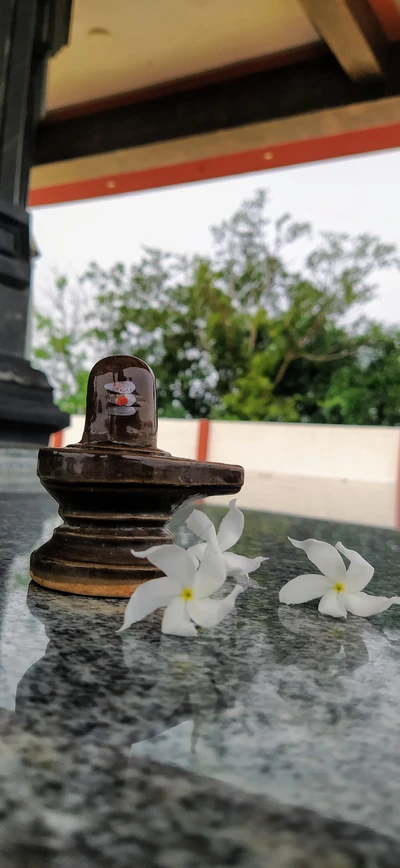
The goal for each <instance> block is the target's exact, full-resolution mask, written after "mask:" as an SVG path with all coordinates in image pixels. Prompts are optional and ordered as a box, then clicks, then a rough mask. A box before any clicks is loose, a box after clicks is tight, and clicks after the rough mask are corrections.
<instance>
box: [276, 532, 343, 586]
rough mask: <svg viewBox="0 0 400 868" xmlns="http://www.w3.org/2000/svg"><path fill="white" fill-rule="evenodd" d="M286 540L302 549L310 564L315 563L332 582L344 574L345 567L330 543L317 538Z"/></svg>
mask: <svg viewBox="0 0 400 868" xmlns="http://www.w3.org/2000/svg"><path fill="white" fill-rule="evenodd" d="M288 540H289V541H290V542H291V543H292V545H294V546H296V548H298V549H303V551H304V552H305V553H306V555H307V557H308V559H309V560H310V561H311V563H312V564H315V566H316V567H318V569H319V570H321V573H323V574H324V576H327V577H328V579H333V581H334V582H336V581H341V580H343V579H344V577H345V575H346V568H345V565H344V563H343V561H342V558H341V557H340V554H339V552H338V551H337V550H336V549H335V546H331V545H330V543H326V542H322V541H321V540H318V539H304V540H301V541H300V540H297V539H291V538H290V536H289V537H288Z"/></svg>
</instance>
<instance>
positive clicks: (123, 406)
mask: <svg viewBox="0 0 400 868" xmlns="http://www.w3.org/2000/svg"><path fill="white" fill-rule="evenodd" d="M104 388H105V389H107V392H109V393H111V394H109V395H108V402H107V410H108V412H109V413H110V414H111V415H112V416H134V414H135V413H136V409H135V407H134V406H133V404H136V398H135V396H134V395H133V394H132V392H134V391H135V390H136V386H135V384H134V383H132V381H131V380H126V381H123V382H122V383H105V384H104Z"/></svg>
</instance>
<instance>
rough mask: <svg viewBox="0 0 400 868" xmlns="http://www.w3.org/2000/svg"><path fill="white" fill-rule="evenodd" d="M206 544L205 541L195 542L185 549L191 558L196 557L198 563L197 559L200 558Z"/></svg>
mask: <svg viewBox="0 0 400 868" xmlns="http://www.w3.org/2000/svg"><path fill="white" fill-rule="evenodd" d="M206 545H207V543H204V542H201V543H195V545H194V546H189V548H188V549H186V551H187V552H188V554H189V555H191V556H192V558H193V557H194V558H196V561H197V563H198V562H199V561H201V559H202V557H203V555H204V552H205V550H206ZM196 566H197V564H196Z"/></svg>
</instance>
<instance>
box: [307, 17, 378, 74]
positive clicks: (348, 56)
mask: <svg viewBox="0 0 400 868" xmlns="http://www.w3.org/2000/svg"><path fill="white" fill-rule="evenodd" d="M300 3H301V5H302V7H303V9H304V11H305V13H306V15H307V16H308V18H309V20H310V21H311V23H312V24H313V26H314V27H315V29H316V30H317V31H318V32H319V34H320V35H321V36H322V38H323V39H324V40H325V42H326V43H327V45H328V46H329V48H330V49H331V51H332V52H333V54H334V55H335V57H336V59H337V61H338V62H339V63H340V65H341V67H342V69H344V71H345V72H346V73H347V74H348V75H349V76H350V78H351V79H353V80H354V81H360V80H365V79H369V78H382V77H383V76H384V75H385V47H386V45H387V41H386V37H385V34H384V32H383V30H382V27H381V25H380V23H379V21H378V18H377V17H376V15H375V13H374V11H373V9H372V8H371V6H370V5H369V3H368V2H367V0H300Z"/></svg>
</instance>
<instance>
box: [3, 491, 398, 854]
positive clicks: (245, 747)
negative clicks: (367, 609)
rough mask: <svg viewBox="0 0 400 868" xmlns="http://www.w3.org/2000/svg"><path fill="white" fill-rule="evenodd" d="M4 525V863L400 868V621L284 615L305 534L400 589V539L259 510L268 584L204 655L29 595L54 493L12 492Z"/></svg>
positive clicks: (254, 529)
mask: <svg viewBox="0 0 400 868" xmlns="http://www.w3.org/2000/svg"><path fill="white" fill-rule="evenodd" d="M239 503H240V501H239ZM208 512H209V514H210V515H211V516H212V517H213V518H218V519H219V517H220V516H221V515H222V514H223V513H224V510H222V509H218V508H215V507H214V508H212V509H208ZM184 515H185V513H183V514H181V516H180V517H178V518H177V519H176V520H175V521H174V525H175V527H176V526H177V525H179V524H180V522H181V521H182V519H183V517H184ZM0 517H1V521H0V527H1V530H0V572H1V584H0V622H1V636H0V864H1V866H2V868H39V866H40V868H103V866H104V868H108V866H113V868H132V866H137V868H153V866H154V868H200V866H201V868H203V866H204V868H209V866H210V868H218V866H221V868H222V866H239V868H375V866H379V868H398V866H399V865H400V737H399V736H400V607H396V608H393V609H390V610H389V611H388V612H386V613H384V614H382V615H379V616H377V617H375V618H372V619H369V620H368V621H367V620H364V619H360V618H355V617H351V616H349V618H348V621H347V622H337V621H335V620H333V619H329V618H323V617H322V616H320V615H319V614H318V612H317V608H316V605H315V604H314V603H310V604H308V605H306V606H301V607H294V608H288V607H285V606H280V605H279V603H278V591H279V588H280V587H281V585H282V584H283V583H284V582H285V581H287V580H288V579H290V578H293V577H294V576H295V575H298V574H299V573H302V572H305V571H307V569H308V567H307V560H306V558H305V556H304V555H303V554H302V553H301V552H299V551H297V550H295V549H294V548H293V547H292V546H291V545H290V543H289V542H288V541H287V536H288V535H291V536H294V537H297V538H298V539H302V538H304V537H307V536H315V537H317V538H320V539H322V538H323V539H325V540H327V541H330V542H336V541H337V540H341V541H342V542H343V543H344V544H345V545H346V546H348V547H350V548H355V549H357V550H359V551H361V552H362V554H363V555H364V556H365V557H366V558H367V559H368V560H370V562H371V563H373V564H374V565H375V567H376V576H375V578H374V580H373V588H372V587H371V590H372V589H373V590H374V591H375V592H376V593H384V594H387V595H392V594H399V593H400V535H399V534H398V533H397V532H396V531H390V530H382V529H379V530H372V529H369V528H367V527H356V526H352V525H347V524H344V525H340V524H334V523H329V522H321V521H315V520H311V519H293V518H290V517H287V516H276V515H270V514H266V513H258V512H250V511H249V512H247V513H246V523H245V533H244V537H243V538H242V541H241V543H240V545H239V547H238V550H239V551H240V552H241V553H243V554H246V555H258V554H262V555H264V556H265V557H267V558H268V559H269V560H266V561H265V562H264V564H263V565H262V568H261V569H260V571H259V573H258V576H257V577H258V582H259V586H258V588H256V589H250V590H248V591H246V593H245V594H242V595H241V596H240V597H239V599H238V603H237V610H236V612H235V614H234V615H233V616H232V617H230V618H228V619H227V620H226V621H224V622H223V623H222V624H221V625H220V626H219V627H217V628H215V629H214V630H210V631H203V632H201V633H200V635H199V637H198V639H197V640H190V639H188V640H185V639H179V638H174V637H167V636H161V634H160V615H159V613H156V614H154V615H153V616H151V617H149V618H148V619H147V620H146V621H144V622H142V623H140V624H138V625H136V626H135V627H133V628H131V629H130V630H129V631H127V632H125V633H123V634H120V635H117V634H116V630H117V629H118V627H119V626H120V624H121V622H122V614H123V609H124V603H123V602H118V601H109V600H91V599H85V598H79V597H73V596H68V595H62V594H56V593H53V592H49V591H45V590H44V589H41V588H38V587H36V586H34V585H30V584H29V574H28V562H29V552H30V551H31V549H32V548H34V547H35V546H36V545H37V544H38V542H39V541H41V540H43V539H45V538H47V537H48V535H49V533H50V532H51V528H52V527H53V526H54V524H55V523H56V520H57V516H56V512H55V508H54V505H53V503H52V501H51V500H50V498H48V497H47V495H45V494H43V495H42V494H33V493H31V494H23V493H17V494H11V493H8V494H6V493H3V494H1V495H0ZM178 540H179V541H180V542H182V543H184V544H186V543H187V542H189V535H188V532H187V531H180V532H178Z"/></svg>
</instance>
